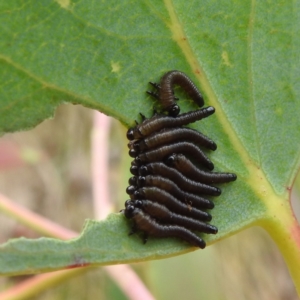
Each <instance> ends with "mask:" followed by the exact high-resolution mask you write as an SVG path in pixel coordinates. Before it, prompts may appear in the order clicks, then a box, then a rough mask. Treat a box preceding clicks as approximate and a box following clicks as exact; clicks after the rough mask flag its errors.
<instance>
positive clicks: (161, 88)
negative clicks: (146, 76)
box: [147, 70, 204, 117]
mask: <svg viewBox="0 0 300 300" xmlns="http://www.w3.org/2000/svg"><path fill="white" fill-rule="evenodd" d="M150 84H151V85H152V86H153V87H154V88H156V90H157V93H156V92H149V91H147V93H148V94H150V95H152V96H154V97H155V98H157V99H158V100H159V101H160V103H161V105H162V107H163V108H164V109H165V110H166V111H168V113H169V115H170V116H173V117H176V116H177V115H178V114H179V112H180V108H179V106H178V105H177V104H176V102H175V100H178V99H177V98H176V97H175V95H174V85H179V86H180V87H182V88H183V89H184V90H185V92H186V93H187V94H188V96H189V97H190V98H192V99H193V100H194V101H195V102H196V104H197V105H198V106H199V107H201V106H203V105H204V100H203V97H202V95H201V93H200V91H199V90H198V88H197V87H196V85H195V84H194V83H193V82H192V80H191V79H190V78H189V77H188V76H187V75H186V74H185V73H183V72H180V71H177V70H173V71H169V72H167V73H166V74H164V75H163V76H162V78H161V79H160V84H157V83H152V82H150Z"/></svg>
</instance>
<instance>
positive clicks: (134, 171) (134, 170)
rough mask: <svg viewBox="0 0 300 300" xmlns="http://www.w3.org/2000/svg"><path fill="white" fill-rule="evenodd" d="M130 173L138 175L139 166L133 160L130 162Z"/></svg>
mask: <svg viewBox="0 0 300 300" xmlns="http://www.w3.org/2000/svg"><path fill="white" fill-rule="evenodd" d="M130 173H131V174H132V175H138V174H139V166H138V164H137V162H136V161H135V160H133V161H132V162H131V167H130Z"/></svg>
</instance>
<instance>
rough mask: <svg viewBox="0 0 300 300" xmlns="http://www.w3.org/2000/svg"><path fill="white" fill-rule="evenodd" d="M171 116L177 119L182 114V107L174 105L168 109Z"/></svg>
mask: <svg viewBox="0 0 300 300" xmlns="http://www.w3.org/2000/svg"><path fill="white" fill-rule="evenodd" d="M168 112H169V116H172V117H176V116H177V115H178V114H179V113H180V107H179V106H178V105H177V104H173V105H171V106H170V107H169V108H168Z"/></svg>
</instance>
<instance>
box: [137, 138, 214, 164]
mask: <svg viewBox="0 0 300 300" xmlns="http://www.w3.org/2000/svg"><path fill="white" fill-rule="evenodd" d="M173 153H184V154H187V155H189V156H191V157H192V159H193V160H195V161H196V162H198V163H200V164H202V165H203V166H205V167H206V168H208V169H209V170H213V168H214V164H213V163H212V162H211V161H210V159H209V158H208V157H207V156H206V155H205V154H204V153H203V152H202V150H200V149H199V148H198V147H197V146H195V145H194V144H192V143H188V142H178V143H174V144H169V145H164V146H161V147H160V148H157V149H154V150H149V151H146V152H143V153H140V154H139V155H138V156H137V157H136V159H135V160H136V162H137V163H138V164H141V163H149V162H154V161H161V160H163V159H165V158H166V157H167V156H170V155H171V154H173Z"/></svg>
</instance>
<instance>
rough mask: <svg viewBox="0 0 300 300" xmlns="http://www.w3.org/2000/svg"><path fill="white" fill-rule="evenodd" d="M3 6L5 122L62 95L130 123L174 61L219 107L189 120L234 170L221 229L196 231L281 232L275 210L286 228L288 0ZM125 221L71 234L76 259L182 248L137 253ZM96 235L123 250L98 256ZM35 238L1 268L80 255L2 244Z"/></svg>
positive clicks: (61, 262)
mask: <svg viewBox="0 0 300 300" xmlns="http://www.w3.org/2000/svg"><path fill="white" fill-rule="evenodd" d="M0 12H1V14H0V23H1V28H0V30H1V31H0V33H1V37H2V38H1V41H0V49H1V53H0V62H1V71H0V76H1V88H0V93H1V101H0V114H1V118H0V128H1V131H2V132H8V131H16V130H21V129H27V128H30V127H33V126H35V125H36V124H37V123H39V122H41V121H42V120H43V119H45V118H47V117H50V116H51V115H53V112H54V110H55V108H56V107H57V106H58V105H59V104H60V103H63V102H65V101H67V102H71V103H74V104H82V105H84V106H87V107H90V108H95V109H98V110H100V111H102V112H104V113H106V114H108V115H111V116H113V117H116V118H117V119H119V120H120V121H121V122H122V123H123V124H125V125H126V126H132V125H133V124H134V120H135V119H137V118H138V114H139V112H143V113H144V114H146V115H147V116H151V115H152V110H153V107H156V106H157V104H155V103H154V102H153V100H152V99H150V98H149V97H148V96H146V94H145V90H146V89H147V85H146V84H147V82H148V81H150V80H151V81H157V80H159V78H160V76H161V75H162V74H163V73H164V72H166V71H168V70H171V69H179V70H182V71H184V72H186V73H187V74H189V75H190V76H191V78H192V79H193V80H194V81H195V82H196V84H197V85H198V86H200V88H201V90H202V91H203V93H204V95H205V102H206V105H212V106H214V107H215V108H216V114H215V115H214V116H212V117H210V118H209V119H207V120H204V121H201V122H198V124H194V125H193V126H192V127H194V128H197V129H199V130H201V131H202V132H203V133H205V134H207V135H209V136H210V137H211V138H213V139H214V140H215V141H216V142H217V144H218V150H217V151H216V152H215V153H211V154H209V155H210V157H211V158H212V160H213V161H214V162H215V165H216V170H223V171H230V172H235V173H237V175H238V181H237V182H236V183H232V184H228V185H225V186H224V187H222V190H223V193H222V196H221V197H220V198H219V199H216V201H215V203H216V208H215V209H214V210H213V211H212V215H213V222H212V223H213V224H214V225H216V226H217V227H218V228H219V234H218V235H217V236H216V237H212V236H209V237H205V239H206V240H207V241H208V242H209V243H210V242H212V241H215V240H217V239H221V238H223V237H225V236H228V235H230V234H233V233H234V232H236V231H238V230H241V229H243V228H245V227H246V226H250V225H252V224H260V225H262V226H264V227H265V228H266V229H267V230H269V232H270V233H271V234H273V238H275V239H276V237H277V238H278V239H279V237H282V232H281V233H280V234H277V233H276V230H277V231H278V230H279V231H280V230H284V229H283V226H282V224H283V223H282V220H283V219H285V220H289V221H288V222H289V224H288V226H287V229H286V230H287V231H288V230H290V229H291V226H295V225H294V223H293V222H294V220H293V217H292V213H291V210H290V207H289V203H288V201H287V200H288V196H289V194H288V191H289V189H290V187H291V184H292V181H293V178H294V176H295V173H296V171H297V170H298V167H299V138H300V129H299V128H300V127H299V118H298V116H299V113H300V105H299V99H300V97H299V92H300V91H299V89H300V87H299V75H298V74H299V72H298V70H299V67H300V66H299V64H300V59H299V55H300V54H299V53H300V52H299V48H300V47H299V43H300V41H299V39H298V37H299V28H300V26H299V25H300V24H299V20H300V18H299V7H297V4H296V3H294V2H280V1H277V2H272V3H271V4H270V3H268V2H259V3H256V2H250V1H248V2H243V3H242V2H235V1H222V3H220V2H217V1H203V2H201V3H200V2H199V1H190V2H189V3H186V2H183V1H173V2H172V1H169V0H166V1H164V2H159V1H147V2H142V1H139V2H138V1H136V2H120V1H110V2H103V3H102V2H92V1H88V0H86V1H72V2H71V1H70V2H69V1H57V2H49V1H39V2H38V3H36V2H33V1H27V2H26V3H24V2H23V1H14V2H13V3H10V2H4V1H1V3H0ZM180 98H181V100H180V105H181V108H182V111H187V110H191V109H195V108H196V107H195V105H194V104H193V103H191V101H189V100H184V95H181V97H180ZM281 210H282V211H283V212H284V213H285V217H284V218H283V217H282V211H281ZM114 222H116V223H114ZM113 224H117V226H116V227H114V226H112V225H113ZM270 224H272V226H273V228H272V226H271V225H270ZM276 224H277V228H276ZM124 225H125V223H124V218H123V216H121V215H119V216H115V217H111V218H109V219H108V220H107V221H105V222H103V223H101V224H100V225H98V224H96V223H93V224H92V225H91V226H88V228H89V230H86V231H84V233H83V235H82V236H81V237H80V238H79V240H80V241H84V243H85V245H86V247H87V248H86V249H85V250H86V251H85V252H84V260H83V261H84V263H87V264H93V263H97V264H98V263H101V262H104V263H106V262H109V263H111V262H116V261H115V260H117V257H118V260H117V262H125V261H133V260H134V261H137V260H143V259H153V258H160V257H162V256H169V255H175V254H178V253H182V252H183V251H188V250H191V249H190V248H185V245H181V244H179V243H177V242H175V241H174V242H173V241H171V240H170V241H159V242H156V240H154V241H153V242H149V245H147V250H146V252H145V246H144V245H142V244H141V243H140V241H139V240H138V238H137V237H131V238H128V237H127V235H126V234H125V231H126V230H127V229H128V228H126V227H124ZM108 228H112V229H111V231H107V230H108ZM121 228H122V229H121ZM124 228H125V229H126V230H125V229H124ZM296 229H297V230H298V228H296ZM123 231H124V232H123ZM272 231H273V233H272ZM107 232H109V234H107ZM297 232H298V231H297ZM87 233H89V234H87ZM119 233H123V234H120V235H119ZM95 236H99V241H105V243H106V242H107V240H106V239H108V240H109V243H111V245H119V247H121V248H116V247H114V249H115V252H114V253H110V255H109V257H107V256H106V255H105V254H103V256H102V254H101V253H102V249H103V247H105V243H103V244H102V243H101V242H99V243H98V242H97V243H96V244H95V249H96V252H94V250H93V249H94V248H93V247H94V246H93V245H94V243H95V242H94V240H95ZM156 243H157V244H156ZM33 245H34V248H36V249H37V252H34V253H35V259H36V260H33V261H32V260H31V258H29V256H28V258H26V260H25V261H24V264H23V269H22V270H23V271H22V270H21V269H19V270H18V271H17V270H14V269H11V271H9V268H8V267H9V266H8V267H7V266H6V265H5V266H4V265H3V266H2V265H1V269H2V270H7V272H8V273H9V272H12V273H14V272H17V273H18V272H20V273H22V272H27V271H28V270H29V269H30V270H32V272H36V271H40V270H48V269H56V268H61V267H62V266H64V267H66V266H69V265H72V263H74V256H72V257H71V259H70V257H67V256H66V257H64V256H63V255H61V253H64V249H65V251H68V249H69V247H71V248H72V251H71V253H72V255H74V254H75V253H76V252H79V253H80V255H81V254H82V252H81V250H80V249H81V248H82V244H80V243H79V242H78V240H74V241H70V242H54V241H49V240H46V241H45V240H37V241H32V242H31V241H24V240H19V241H13V242H9V243H8V244H7V245H4V246H3V248H2V251H3V253H5V255H8V254H7V252H6V251H7V249H10V250H11V248H10V247H14V249H15V250H14V251H13V252H12V253H13V255H15V256H16V257H14V259H17V257H18V256H19V255H20V254H21V252H22V248H23V247H24V251H25V252H27V250H28V249H32V247H33ZM57 245H59V247H58V246H57ZM133 245H134V247H133ZM56 246H57V247H58V248H56ZM20 247H21V248H20ZM49 247H54V248H53V249H54V250H53V251H54V253H55V252H56V251H57V250H59V252H57V253H56V254H55V256H56V255H57V256H60V255H61V256H60V257H61V259H58V257H56V259H53V258H54V256H53V253H50V252H47V249H49ZM60 247H62V248H60ZM76 247H79V248H78V249H77V248H76ZM132 247H133V248H132ZM18 249H19V250H18ZM55 249H56V250H55ZM76 249H77V250H76ZM117 249H123V251H121V252H119V251H117ZM133 249H134V250H133ZM79 250H80V251H79ZM18 251H20V252H18ZM39 251H40V252H39ZM103 251H104V253H107V252H105V249H104V250H103ZM132 251H134V253H135V256H132V255H133V254H132ZM295 251H296V250H295ZM298 251H299V250H298ZM89 252H90V254H89ZM110 252H111V251H110ZM296 252H297V251H296ZM38 253H40V255H38ZM92 253H96V254H95V256H93V255H94V254H93V255H92ZM107 255H108V254H107ZM114 255H115V256H114ZM47 256H48V258H47V259H45V257H47ZM5 257H6V256H5ZM80 257H81V256H80ZM111 257H114V258H113V259H112V258H111ZM27 260H28V261H27ZM6 261H7V262H8V264H9V265H10V267H11V263H9V262H11V261H10V260H6ZM75 261H76V259H75ZM49 262H50V263H49ZM295 265H296V264H295Z"/></svg>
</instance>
